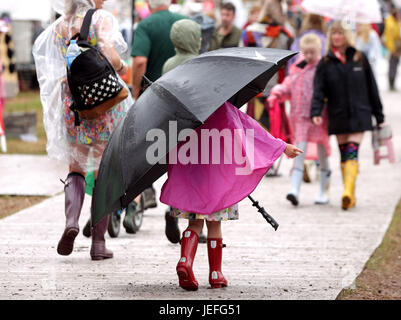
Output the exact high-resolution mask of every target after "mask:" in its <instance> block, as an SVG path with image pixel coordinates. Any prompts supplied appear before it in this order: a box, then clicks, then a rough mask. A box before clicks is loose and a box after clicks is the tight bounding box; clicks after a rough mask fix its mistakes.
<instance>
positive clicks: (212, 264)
mask: <svg viewBox="0 0 401 320" xmlns="http://www.w3.org/2000/svg"><path fill="white" fill-rule="evenodd" d="M206 225H207V229H208V233H207V252H208V257H209V283H210V285H211V286H212V288H221V287H227V280H226V279H225V278H224V275H223V273H222V271H221V262H222V257H223V239H222V233H221V222H220V221H206Z"/></svg>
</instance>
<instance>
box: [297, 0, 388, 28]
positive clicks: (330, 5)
mask: <svg viewBox="0 0 401 320" xmlns="http://www.w3.org/2000/svg"><path fill="white" fill-rule="evenodd" d="M302 7H303V9H304V10H305V11H306V12H308V13H314V14H318V15H321V16H325V17H328V18H331V19H334V20H344V19H345V20H349V21H352V22H357V23H368V24H369V23H381V22H382V21H383V19H382V15H381V12H380V5H379V2H378V1H377V0H325V1H322V0H304V1H303V2H302Z"/></svg>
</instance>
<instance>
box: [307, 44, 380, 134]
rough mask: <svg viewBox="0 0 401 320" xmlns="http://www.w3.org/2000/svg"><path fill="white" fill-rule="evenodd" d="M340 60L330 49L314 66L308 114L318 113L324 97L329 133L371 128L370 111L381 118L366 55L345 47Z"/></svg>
mask: <svg viewBox="0 0 401 320" xmlns="http://www.w3.org/2000/svg"><path fill="white" fill-rule="evenodd" d="M345 54H346V57H347V62H346V63H345V64H343V63H342V62H341V61H340V60H339V59H338V58H337V57H336V56H335V55H334V53H333V52H332V51H331V50H330V51H329V53H328V54H327V55H326V56H325V57H323V58H322V59H321V60H320V62H319V64H318V65H317V68H316V74H315V79H314V84H313V86H314V89H313V98H312V102H311V103H312V106H311V118H312V117H315V116H320V115H321V113H322V110H323V107H324V106H325V100H326V99H327V109H328V114H329V134H341V133H351V132H362V131H366V130H372V115H374V116H375V118H376V120H377V123H378V124H380V123H382V122H384V115H383V111H382V110H383V107H382V104H381V101H380V96H379V91H378V89H377V85H376V80H375V77H374V75H373V72H372V69H371V67H370V65H369V62H368V60H367V58H366V56H365V55H364V54H363V53H362V52H360V51H357V50H356V49H354V48H353V47H348V48H347V50H346V52H345Z"/></svg>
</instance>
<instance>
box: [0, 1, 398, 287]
mask: <svg viewBox="0 0 401 320" xmlns="http://www.w3.org/2000/svg"><path fill="white" fill-rule="evenodd" d="M290 2H291V1H280V0H265V1H260V3H257V4H255V5H254V6H253V7H251V8H250V10H249V19H248V21H247V22H246V23H245V24H244V25H242V26H238V25H235V23H234V21H235V17H236V10H237V8H236V7H235V5H234V4H233V3H231V2H229V1H224V2H222V3H221V4H220V5H219V8H218V10H215V9H213V8H212V9H213V10H210V9H208V10H204V11H201V12H192V15H193V16H194V18H193V19H191V17H188V16H186V15H182V14H178V13H173V12H171V11H170V10H169V6H170V4H171V1H170V0H148V3H149V7H150V11H151V15H150V16H149V17H146V18H144V19H142V20H141V21H140V22H139V23H138V24H137V26H136V29H135V32H134V36H133V42H132V47H131V48H129V47H128V45H127V44H126V43H125V42H124V40H123V38H122V36H121V34H120V33H119V31H118V30H119V28H118V23H117V20H116V19H115V18H114V17H113V16H112V15H111V14H110V13H108V12H107V11H105V10H102V6H103V3H104V1H103V0H66V1H64V0H59V1H57V0H55V1H53V3H54V4H55V7H57V8H62V9H61V12H60V13H61V14H62V15H61V17H60V18H59V19H58V20H57V21H55V22H54V23H53V24H52V25H51V26H49V27H48V28H47V29H46V30H45V31H44V32H43V33H42V34H41V35H40V36H39V38H38V39H37V40H36V42H35V47H34V57H35V62H36V67H37V73H38V80H39V83H40V88H41V98H42V104H43V108H44V121H45V128H46V133H47V139H48V144H47V151H48V154H49V156H52V157H55V158H58V159H63V160H66V161H67V163H68V164H69V171H70V172H69V174H68V176H67V178H66V180H65V182H64V183H65V215H66V226H65V230H64V232H63V234H62V236H61V239H60V241H59V244H58V247H57V252H58V253H59V254H61V255H69V254H71V252H72V251H73V245H74V240H75V237H76V236H77V234H78V232H79V227H78V219H79V216H80V213H81V209H82V203H83V199H84V195H85V188H86V182H85V176H86V173H87V172H88V171H94V176H95V179H96V177H97V172H98V169H99V164H100V160H101V158H102V154H103V151H104V149H105V147H106V145H107V142H108V141H109V139H110V136H111V134H112V132H113V130H114V129H115V128H116V127H117V126H118V125H119V123H120V122H121V121H122V119H123V118H124V117H125V115H126V113H127V112H128V110H129V108H130V107H131V105H133V102H134V100H136V99H138V98H139V97H140V96H141V94H142V93H143V92H144V91H145V90H146V85H144V81H143V79H146V80H147V81H149V82H154V81H157V79H159V78H160V77H162V75H163V74H167V73H169V72H170V71H171V70H174V69H175V68H176V67H177V66H179V65H181V64H182V63H185V62H186V61H188V60H190V59H192V58H195V57H196V56H197V55H198V54H199V53H200V51H201V47H203V44H202V38H204V37H208V35H209V36H210V41H209V42H208V43H207V45H206V46H205V48H207V50H209V51H213V50H217V49H221V48H230V47H258V48H272V49H286V50H289V49H291V50H294V51H299V54H297V55H295V56H294V57H293V58H292V59H291V60H290V61H289V62H288V63H287V64H286V65H285V66H283V67H282V68H280V69H279V70H278V72H277V73H276V74H275V75H274V77H273V78H272V79H271V80H270V81H269V83H268V84H267V86H266V88H265V90H264V91H263V92H261V93H260V94H259V95H258V96H256V97H254V98H253V99H252V100H251V101H249V103H248V107H247V112H246V113H247V114H244V113H242V112H241V111H238V109H236V108H235V107H233V105H231V104H230V103H229V102H225V103H224V104H223V105H222V106H221V107H220V109H218V111H216V113H215V114H213V116H211V117H210V119H208V120H207V121H206V122H205V123H204V126H205V127H207V126H209V127H213V126H214V127H213V128H216V127H218V123H219V122H218V120H219V119H220V120H221V119H228V118H230V119H231V118H235V119H237V121H238V122H239V123H241V122H245V119H247V121H250V120H249V119H251V118H253V119H251V120H252V122H250V123H251V124H252V125H251V127H252V128H254V129H255V130H259V131H258V132H260V135H261V136H263V137H264V140H265V143H266V145H265V147H266V148H267V149H264V150H260V149H259V150H256V151H255V152H259V153H260V155H259V158H261V159H265V162H266V165H265V166H263V167H264V169H265V172H264V173H266V172H267V171H268V170H269V169H270V167H271V164H272V163H273V162H274V161H275V160H276V159H278V158H279V157H280V156H281V154H285V155H287V157H289V158H295V159H294V164H293V168H292V170H291V173H290V181H289V192H288V194H286V195H283V197H286V199H288V201H289V202H290V203H291V204H292V205H293V206H298V205H299V203H300V202H301V196H300V189H301V184H302V181H303V180H304V177H305V168H306V165H305V160H306V159H314V160H315V161H316V163H317V165H318V168H319V170H320V175H319V176H320V185H319V190H318V192H317V195H316V199H315V204H317V205H325V204H327V203H329V201H330V200H329V195H328V188H329V185H330V176H331V171H332V170H337V169H336V168H330V167H329V157H330V154H331V146H330V142H329V136H330V135H335V136H336V139H337V143H338V148H339V151H340V159H339V163H340V165H339V167H338V168H339V170H341V173H342V177H343V183H344V192H343V195H342V200H341V204H339V205H340V206H341V208H342V209H344V210H349V209H351V208H353V207H354V206H355V205H356V203H357V201H356V193H355V190H356V180H357V175H358V173H359V171H361V172H363V168H361V169H360V168H359V162H358V149H359V147H360V145H361V143H362V141H363V137H364V133H365V132H366V131H369V130H372V129H373V127H374V126H378V127H383V126H384V125H385V122H384V121H385V118H384V111H383V106H382V103H381V99H380V95H379V91H378V87H377V84H376V79H375V73H376V71H375V68H376V63H377V61H379V59H380V58H381V57H382V55H383V46H382V42H383V44H384V46H385V48H387V50H388V51H389V57H390V58H389V65H390V68H389V88H390V89H391V90H395V89H396V74H397V66H398V62H399V57H400V55H401V37H400V26H401V18H400V12H399V10H398V9H396V8H395V7H390V8H389V10H388V11H389V14H388V16H387V17H385V19H384V24H374V25H372V24H367V23H363V24H362V23H357V24H356V25H355V26H354V29H353V26H352V25H350V24H347V23H345V22H344V21H335V20H333V19H328V18H327V17H324V16H321V15H318V14H315V13H303V14H302V19H301V20H302V23H294V21H298V22H299V20H296V19H289V14H287V12H286V11H285V10H284V9H283V8H284V5H285V4H288V3H290ZM90 9H97V10H96V12H95V13H94V14H93V18H92V20H91V23H90V26H89V33H88V35H87V39H85V40H87V41H88V42H90V43H91V44H92V45H93V46H96V47H98V48H99V50H100V51H101V52H102V53H103V54H104V56H105V57H107V59H108V60H109V61H110V63H111V65H112V67H113V68H114V70H115V72H116V74H117V75H118V76H117V77H118V79H119V80H120V81H121V82H122V80H121V79H120V78H119V76H122V75H124V74H125V73H127V72H128V70H129V67H131V72H132V81H131V86H132V87H131V88H132V90H131V93H129V95H128V98H126V99H125V100H124V101H122V102H119V103H118V104H116V105H115V106H114V107H113V108H110V109H109V110H108V111H107V112H105V113H103V114H102V115H100V116H99V117H96V118H95V119H82V121H81V122H80V124H79V125H77V122H76V119H75V118H74V117H76V114H75V113H74V112H73V111H72V110H71V107H72V106H73V104H74V99H73V96H72V94H71V90H70V88H69V82H68V81H67V73H66V68H65V57H66V53H67V51H68V46H69V44H70V40H71V39H72V37H73V36H74V35H75V34H77V33H79V32H80V30H81V32H82V29H81V28H82V25H83V21H84V17H85V16H86V13H87V12H88V11H89V10H90ZM216 14H217V17H218V18H216ZM293 14H294V13H293ZM199 15H202V16H203V18H202V19H197V18H195V16H198V17H199ZM298 15H299V16H301V15H300V14H299V13H298ZM207 19H209V20H208V21H210V19H211V20H212V21H213V22H214V23H215V27H214V30H213V33H209V34H208V33H207V32H209V31H210V30H209V29H207V28H206V27H205V25H203V24H202V23H199V21H201V22H202V21H203V22H204V21H206V20H207ZM217 21H219V23H217ZM381 39H383V41H381ZM129 49H130V50H129ZM129 51H130V52H131V57H132V66H129V65H127V64H126V62H125V61H124V59H125V58H126V57H127V53H128V52H129ZM49 59H50V60H49ZM49 61H51V63H49ZM125 87H126V88H128V86H127V85H125ZM93 90H94V91H93V92H94V93H95V92H96V90H95V89H93ZM85 94H86V93H85ZM286 101H289V105H290V109H289V113H288V114H287V111H288V107H286V105H287V104H286ZM0 111H1V110H0ZM244 117H246V118H244ZM372 117H374V118H375V123H373V122H372ZM221 121H223V120H221ZM262 128H264V129H263V132H264V133H261V131H260V130H261V129H262ZM265 129H267V130H265ZM268 131H269V132H270V133H268ZM313 150H315V151H314V152H313ZM313 153H315V154H313ZM311 154H312V155H311ZM89 164H90V165H89ZM185 170H187V167H185V166H183V165H180V164H178V165H176V166H175V165H171V166H170V165H169V171H168V173H169V177H168V180H167V181H166V184H165V185H164V186H163V190H162V191H161V201H162V202H164V203H166V204H168V205H169V209H168V210H167V211H166V212H165V215H164V217H165V220H166V236H167V238H168V240H169V241H170V242H172V243H179V242H180V243H181V255H180V260H179V262H178V264H177V269H176V271H177V275H178V278H179V285H180V286H181V287H182V288H184V289H186V290H197V288H198V283H197V281H196V278H195V276H194V274H193V270H192V265H193V262H194V258H195V254H196V251H197V246H198V243H199V242H207V249H208V257H209V266H210V273H209V282H210V284H211V287H212V288H220V287H225V286H227V285H228V284H227V281H226V279H225V278H224V276H223V273H222V249H223V247H224V244H223V242H222V241H223V240H222V232H221V221H225V220H237V219H238V218H239V210H238V204H237V203H238V202H239V201H240V200H241V199H242V198H244V197H246V195H244V194H242V196H243V197H242V198H241V199H236V200H237V201H236V202H233V203H230V205H228V206H227V207H221V208H220V207H219V210H217V211H213V212H203V211H202V210H201V209H199V208H196V203H197V201H196V197H197V195H196V193H194V194H192V195H191V196H192V197H193V210H191V208H188V207H185V208H184V207H179V206H178V207H177V203H180V201H183V200H182V199H175V198H174V196H173V194H174V188H177V190H178V186H177V185H178V184H177V182H176V181H177V179H179V178H180V177H181V179H182V181H184V180H185V183H188V181H186V179H185V178H183V177H185V176H186V175H188V173H186V171H185ZM188 170H193V168H191V169H188ZM197 170H199V172H201V170H204V171H202V172H203V174H202V175H199V176H202V177H204V178H203V180H201V181H197V184H198V185H199V186H201V185H202V184H204V185H210V184H211V182H212V180H209V179H211V178H210V177H211V176H214V178H213V181H218V171H213V174H211V173H210V172H211V171H209V170H214V169H213V168H212V166H210V167H207V168H205V167H202V168H200V167H199V169H197ZM363 174H367V173H365V172H364V173H363ZM262 176H263V175H262ZM216 177H217V178H216ZM221 179H222V180H223V179H224V178H223V177H222V178H221ZM233 181H234V180H233ZM182 184H184V182H183V183H182ZM242 186H243V185H242ZM181 187H182V188H185V189H186V190H187V192H188V194H191V190H195V189H193V186H191V185H190V184H189V183H188V185H186V184H185V186H181ZM237 187H238V186H237ZM253 187H256V185H254V186H253ZM227 188H231V189H230V192H233V191H232V190H234V189H235V188H236V184H235V183H233V185H232V186H231V185H227ZM200 189H201V188H200ZM209 189H210V188H209ZM205 190H206V189H205ZM156 192H157V191H156V190H155V188H154V187H153V186H152V185H149V186H148V188H146V189H145V190H144V192H143V193H142V195H141V196H142V197H143V198H144V200H145V208H149V207H155V206H157V201H156ZM198 196H199V195H198ZM203 196H205V195H203ZM209 197H211V198H210V199H209V198H208V200H209V201H210V203H212V202H213V199H212V198H213V195H212V194H210V195H209ZM222 197H223V196H222ZM136 201H138V198H137V199H136ZM216 201H217V200H216ZM216 207H218V206H216ZM133 214H134V213H133V212H132V211H131V213H129V214H128V213H127V215H126V218H125V220H124V227H125V228H126V229H127V231H130V228H132V227H131V224H130V219H133ZM179 218H185V219H188V221H189V223H188V227H187V229H186V230H185V231H184V232H183V233H182V235H181V232H180V230H179V227H178V219H179ZM204 224H206V226H207V229H208V230H207V234H206V235H205V234H204V233H203V232H202V230H203V226H204ZM107 225H108V218H107V217H106V218H104V219H103V220H102V221H100V222H99V223H97V224H96V225H94V226H93V227H92V248H91V252H90V254H91V257H92V259H94V260H99V259H106V258H111V257H112V256H113V254H112V252H111V251H109V250H108V249H106V247H105V238H104V234H105V232H106V229H107Z"/></svg>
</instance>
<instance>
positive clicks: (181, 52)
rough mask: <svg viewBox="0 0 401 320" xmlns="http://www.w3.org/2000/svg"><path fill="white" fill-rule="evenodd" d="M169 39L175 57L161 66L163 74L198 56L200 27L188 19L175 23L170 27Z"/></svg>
mask: <svg viewBox="0 0 401 320" xmlns="http://www.w3.org/2000/svg"><path fill="white" fill-rule="evenodd" d="M170 39H171V42H172V43H173V45H174V47H175V51H176V55H175V56H173V57H171V58H170V59H168V60H167V61H166V63H165V64H164V66H163V74H165V73H166V72H168V71H170V70H171V69H174V68H175V67H177V66H178V65H180V64H181V63H184V62H185V61H187V60H189V59H192V58H194V57H196V56H197V55H198V54H199V50H200V47H201V28H200V25H199V24H198V23H196V22H195V21H193V20H189V19H183V20H179V21H176V22H175V23H174V24H173V26H172V27H171V32H170Z"/></svg>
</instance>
